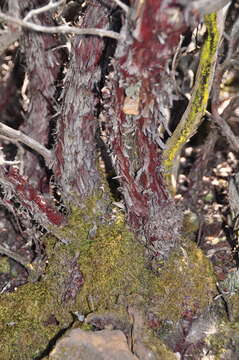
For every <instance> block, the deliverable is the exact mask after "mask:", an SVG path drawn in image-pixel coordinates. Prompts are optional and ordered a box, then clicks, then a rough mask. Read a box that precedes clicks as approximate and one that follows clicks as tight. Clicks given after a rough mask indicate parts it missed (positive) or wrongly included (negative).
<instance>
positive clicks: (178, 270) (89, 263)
mask: <svg viewBox="0 0 239 360" xmlns="http://www.w3.org/2000/svg"><path fill="white" fill-rule="evenodd" d="M99 208H100V207H99V199H98V198H93V199H90V200H89V201H87V202H86V204H85V206H82V209H81V210H79V209H73V211H72V215H71V217H70V218H69V223H68V225H67V226H65V227H64V228H62V229H59V230H58V235H59V236H60V237H63V238H67V239H70V240H71V242H70V243H69V244H67V245H66V244H63V243H61V242H59V240H56V238H55V237H53V236H47V237H46V239H45V240H44V241H45V245H46V250H47V255H48V266H47V268H46V273H45V275H44V277H43V279H42V280H41V281H40V282H38V283H33V284H27V285H25V286H23V287H21V288H18V289H17V291H16V292H14V293H10V294H3V295H1V297H0V332H1V344H0V360H1V359H4V360H8V359H11V360H14V359H17V360H19V359H24V360H28V359H34V357H36V356H37V355H39V354H40V353H41V352H42V351H43V350H44V349H45V348H46V347H47V345H48V343H49V341H50V340H51V339H52V338H53V337H54V336H56V334H57V333H58V332H59V330H60V329H64V328H67V327H69V325H70V324H71V322H72V315H71V314H72V313H75V312H77V313H78V314H79V313H81V314H88V313H90V312H94V311H105V310H106V309H112V308H114V306H115V303H116V302H117V300H118V298H119V296H120V295H123V296H124V297H125V298H126V299H127V297H129V298H132V295H133V294H138V295H139V296H140V297H141V299H143V304H145V305H147V306H145V308H146V309H150V311H151V312H152V311H153V313H155V314H156V316H157V317H158V318H159V319H160V320H164V319H167V320H172V321H177V320H178V319H179V318H180V317H181V316H182V315H184V312H185V311H194V313H195V312H196V313H197V312H199V313H200V311H202V309H203V308H204V307H205V306H207V305H208V304H209V302H210V300H211V294H212V293H213V291H215V285H214V278H213V275H212V271H211V267H210V265H209V262H208V260H207V259H206V257H204V255H203V253H202V252H201V251H200V250H199V249H197V248H196V246H195V245H194V244H193V243H192V242H185V244H183V247H181V248H180V249H177V252H175V253H174V254H173V255H172V256H171V258H170V259H169V261H168V263H167V264H166V266H165V267H164V269H163V270H162V271H161V273H160V274H159V275H155V274H153V273H152V272H151V271H150V270H148V269H146V266H145V258H144V248H143V246H141V245H140V244H138V243H137V242H136V241H135V239H134V236H133V235H132V234H131V233H130V232H129V231H128V229H127V227H126V225H125V223H124V217H123V216H122V214H121V213H119V212H117V211H116V210H115V211H111V212H110V213H109V214H108V215H107V218H106V217H104V216H102V214H101V211H100V210H97V209H99ZM72 264H73V265H72ZM76 264H77V267H80V270H81V272H82V273H83V277H84V285H83V287H81V290H80V291H79V292H76V293H75V292H74V291H75V289H74V288H73V289H72V288H71V285H72V271H73V270H72V268H75V267H76ZM69 289H70V290H69ZM66 294H68V295H69V296H68V297H67V296H65V295H66ZM146 316H147V314H146Z"/></svg>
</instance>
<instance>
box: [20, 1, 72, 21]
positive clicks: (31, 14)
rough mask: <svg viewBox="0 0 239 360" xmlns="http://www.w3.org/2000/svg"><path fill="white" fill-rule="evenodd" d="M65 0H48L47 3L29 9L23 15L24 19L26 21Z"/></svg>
mask: <svg viewBox="0 0 239 360" xmlns="http://www.w3.org/2000/svg"><path fill="white" fill-rule="evenodd" d="M65 1H66V0H59V1H56V2H53V1H52V0H50V1H49V3H48V4H47V5H44V6H42V7H40V8H37V9H33V10H31V11H29V13H28V14H27V15H26V16H25V17H24V19H23V20H24V21H28V20H29V19H30V18H32V17H33V16H35V15H39V14H41V13H43V12H46V11H48V10H52V9H54V8H56V7H58V6H60V5H61V4H63V3H64V2H65Z"/></svg>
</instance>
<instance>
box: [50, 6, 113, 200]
mask: <svg viewBox="0 0 239 360" xmlns="http://www.w3.org/2000/svg"><path fill="white" fill-rule="evenodd" d="M108 23H109V21H108V11H107V9H106V7H105V6H102V5H101V4H100V2H95V1H91V2H89V5H88V6H87V10H86V13H85V15H84V19H83V22H82V25H81V27H82V28H85V27H95V28H107V26H108ZM103 50H104V40H103V39H100V38H99V37H95V36H87V37H84V38H83V37H76V39H75V41H74V43H73V44H72V59H71V64H70V68H69V69H68V72H67V75H66V78H65V81H64V90H63V94H62V98H63V103H62V108H61V115H60V117H59V119H58V124H57V136H58V140H57V144H56V147H55V154H56V161H55V164H54V167H53V170H54V174H55V178H56V181H57V182H58V184H59V185H60V186H61V188H62V193H63V196H64V197H65V199H67V201H70V202H73V203H76V204H79V200H80V199H83V198H85V197H86V196H89V195H91V194H92V193H93V192H94V191H95V190H98V189H99V186H100V184H101V181H100V176H99V171H98V168H97V151H96V141H95V136H96V129H97V117H96V111H97V105H98V103H99V95H97V93H96V91H95V90H96V88H97V84H98V82H99V81H100V79H101V68H100V60H101V56H102V52H103Z"/></svg>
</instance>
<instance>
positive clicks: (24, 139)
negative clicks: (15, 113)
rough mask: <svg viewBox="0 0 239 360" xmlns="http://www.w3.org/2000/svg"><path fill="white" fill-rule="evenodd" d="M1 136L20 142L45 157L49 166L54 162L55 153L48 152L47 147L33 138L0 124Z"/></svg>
mask: <svg viewBox="0 0 239 360" xmlns="http://www.w3.org/2000/svg"><path fill="white" fill-rule="evenodd" d="M0 134H1V135H4V136H7V137H8V138H10V139H12V140H14V141H19V142H21V143H22V144H25V145H27V146H28V147H29V148H31V149H32V150H34V151H36V152H37V153H38V154H40V155H41V156H43V157H44V159H45V161H46V163H47V165H48V166H49V165H50V164H51V163H52V161H53V153H52V151H51V150H48V149H47V148H46V147H45V146H43V145H42V144H40V143H39V142H37V141H36V140H34V139H32V138H31V137H29V136H27V135H25V134H23V132H21V131H20V130H15V129H12V128H11V127H9V126H7V125H5V124H3V123H0Z"/></svg>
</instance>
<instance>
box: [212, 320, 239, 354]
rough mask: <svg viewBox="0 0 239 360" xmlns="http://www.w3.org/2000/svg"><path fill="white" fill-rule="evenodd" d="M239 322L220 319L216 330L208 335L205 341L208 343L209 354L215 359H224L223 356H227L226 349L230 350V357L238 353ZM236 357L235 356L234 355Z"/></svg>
mask: <svg viewBox="0 0 239 360" xmlns="http://www.w3.org/2000/svg"><path fill="white" fill-rule="evenodd" d="M238 334H239V322H238V321H233V322H229V321H222V322H221V323H220V326H219V329H218V331H217V332H216V333H215V334H213V335H209V336H208V337H207V338H206V339H205V341H206V343H207V345H208V348H209V351H210V354H212V356H214V359H215V360H221V359H224V356H226V354H227V356H226V357H225V358H229V357H228V351H229V352H230V350H231V352H230V355H229V356H232V357H230V358H234V357H233V356H237V354H238V353H239V335H238ZM235 358H236V357H235Z"/></svg>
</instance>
